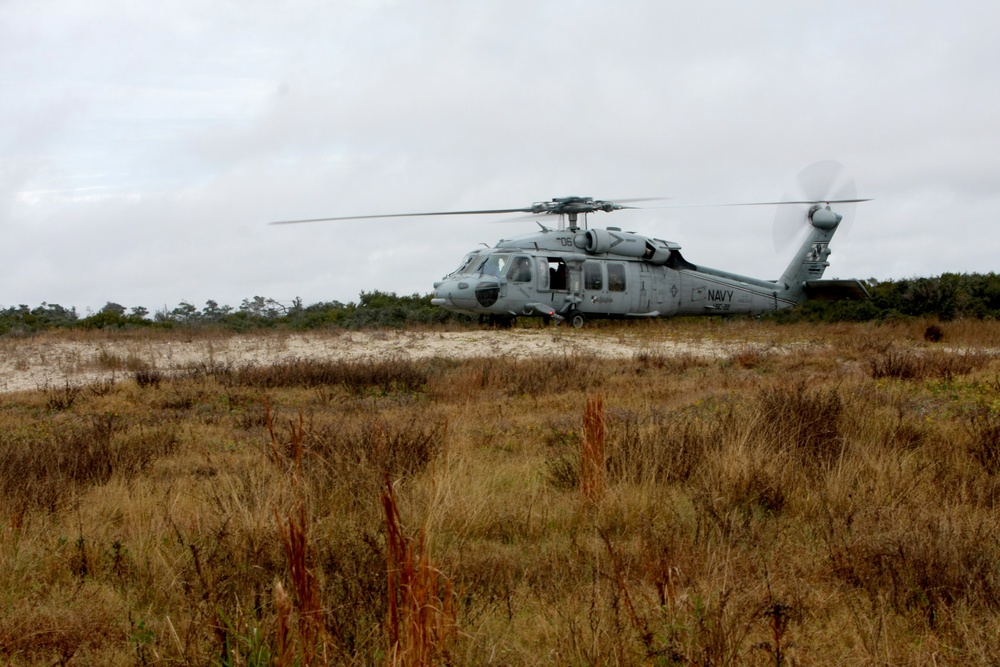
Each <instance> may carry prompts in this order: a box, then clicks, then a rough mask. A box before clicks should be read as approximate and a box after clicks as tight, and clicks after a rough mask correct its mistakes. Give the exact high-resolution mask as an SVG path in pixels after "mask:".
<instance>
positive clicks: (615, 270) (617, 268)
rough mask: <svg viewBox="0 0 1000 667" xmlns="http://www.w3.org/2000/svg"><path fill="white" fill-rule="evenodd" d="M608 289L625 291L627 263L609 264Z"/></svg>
mask: <svg viewBox="0 0 1000 667" xmlns="http://www.w3.org/2000/svg"><path fill="white" fill-rule="evenodd" d="M608 291H609V292H624V291H625V265H624V264H608Z"/></svg>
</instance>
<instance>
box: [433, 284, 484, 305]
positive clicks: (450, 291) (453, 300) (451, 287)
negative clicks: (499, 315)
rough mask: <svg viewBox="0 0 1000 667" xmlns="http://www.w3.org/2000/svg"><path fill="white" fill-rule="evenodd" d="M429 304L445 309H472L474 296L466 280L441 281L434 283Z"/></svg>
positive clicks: (474, 302) (470, 285)
mask: <svg viewBox="0 0 1000 667" xmlns="http://www.w3.org/2000/svg"><path fill="white" fill-rule="evenodd" d="M431 303H432V304H434V305H435V306H444V307H445V308H448V307H452V308H472V307H474V306H475V305H476V294H475V291H474V290H473V289H472V284H471V283H469V282H468V281H466V280H443V281H440V282H437V283H434V298H433V299H431Z"/></svg>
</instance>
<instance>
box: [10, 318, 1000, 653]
mask: <svg viewBox="0 0 1000 667" xmlns="http://www.w3.org/2000/svg"><path fill="white" fill-rule="evenodd" d="M942 327H943V329H944V337H943V339H942V341H941V342H940V343H929V342H926V341H925V340H924V339H923V336H922V334H923V329H920V328H914V327H910V328H912V329H913V331H911V330H910V328H906V327H904V326H889V327H873V326H848V325H838V326H836V327H831V328H822V327H815V326H814V327H804V326H797V327H792V328H784V327H782V328H777V327H773V326H769V325H765V324H761V323H757V322H746V323H733V324H730V325H724V324H721V323H718V322H706V323H703V324H692V323H683V322H682V323H679V325H678V327H677V329H662V328H654V327H650V328H648V329H647V328H641V327H634V326H633V327H625V328H622V329H620V330H616V329H613V328H608V329H602V330H601V331H602V335H607V336H609V337H611V338H612V339H614V338H615V337H619V336H622V337H640V338H641V337H648V339H649V340H650V342H651V348H650V350H651V351H649V352H643V353H641V354H638V355H636V357H635V358H633V359H626V360H617V361H600V360H599V359H598V358H596V357H587V356H584V355H579V354H578V355H567V356H565V357H557V358H546V359H538V360H530V359H528V360H523V359H522V360H512V359H473V360H469V361H467V362H456V361H453V360H443V359H431V360H426V361H406V360H403V359H382V360H378V361H367V362H364V363H353V362H350V363H348V362H345V363H343V364H336V363H321V364H307V363H304V362H293V363H286V364H282V365H277V366H268V367H250V366H247V367H226V366H223V365H218V364H216V363H206V364H204V365H203V366H202V367H201V368H200V369H196V370H195V371H193V372H191V373H188V374H185V375H176V374H163V375H162V376H160V377H159V381H158V382H152V381H149V377H147V376H143V377H142V378H140V377H138V376H136V375H135V374H134V373H129V372H124V371H123V372H122V374H121V377H122V378H124V381H123V382H122V383H120V384H117V385H114V386H107V385H105V384H101V385H98V384H96V383H95V384H94V385H90V386H81V387H77V388H74V389H73V390H72V391H71V390H69V389H67V388H66V387H57V388H43V389H40V390H38V391H34V392H24V393H20V394H6V395H4V396H3V402H2V410H0V465H2V466H3V468H2V469H3V471H4V472H3V475H2V477H0V484H2V489H0V531H2V532H0V610H2V611H0V658H2V661H3V662H4V663H5V664H10V665H27V664H122V665H124V664H141V665H147V664H148V665H152V664H187V665H265V664H267V665H270V664H275V665H293V664H302V665H305V664H311V665H322V664H331V665H332V664H380V665H383V664H389V663H397V664H480V663H486V662H492V663H503V664H515V665H516V664H524V665H528V664H530V665H536V664H661V665H745V664H751V665H752V664H759V665H793V664H798V665H808V664H831V663H834V664H845V665H869V664H953V665H978V664H995V663H997V662H998V661H1000V639H998V637H1000V622H998V621H997V619H998V618H1000V616H998V611H1000V571H998V569H997V563H998V562H1000V524H998V519H997V516H996V507H997V502H998V500H1000V475H998V470H1000V463H998V461H1000V454H998V450H1000V437H998V435H997V434H998V433H1000V427H998V424H1000V417H998V415H1000V393H998V392H1000V384H998V381H997V378H998V377H1000V361H998V359H997V357H996V351H995V349H993V343H992V342H991V341H995V340H996V339H997V336H996V331H995V330H992V329H990V328H989V327H987V326H986V325H984V324H977V325H976V326H967V327H966V326H965V325H962V326H959V325H956V324H954V323H946V324H944V325H942ZM496 335H498V336H503V335H506V334H505V333H504V332H497V334H496ZM683 336H691V337H700V338H702V339H713V340H719V341H723V342H725V341H729V342H730V343H731V344H729V345H728V346H723V347H721V348H720V350H721V352H720V354H719V355H718V356H717V357H714V358H703V357H693V356H684V355H682V356H680V357H669V356H665V355H663V354H661V353H656V352H653V351H652V343H655V340H656V339H658V338H662V337H670V338H678V337H683ZM907 368H916V369H919V370H918V371H915V372H910V371H907V372H896V371H895V370H894V369H907ZM140 370H143V372H152V371H155V370H156V368H155V367H152V366H150V367H147V368H143V369H140ZM887 371H891V372H887ZM597 397H600V400H599V401H598V399H597ZM598 443H599V444H600V446H599V447H598ZM387 476H388V483H387ZM581 493H583V494H584V496H585V497H586V498H587V501H586V502H581Z"/></svg>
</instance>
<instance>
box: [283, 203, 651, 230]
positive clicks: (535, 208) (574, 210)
mask: <svg viewBox="0 0 1000 667" xmlns="http://www.w3.org/2000/svg"><path fill="white" fill-rule="evenodd" d="M657 199H663V197H644V198H640V199H619V200H617V201H611V200H597V199H593V198H590V197H562V198H555V199H551V200H549V201H545V202H535V203H533V204H532V205H531V206H526V207H522V208H493V209H478V210H474V211H432V212H427V213H384V214H378V215H345V216H337V217H331V218H306V219H302V220H278V221H276V222H272V223H269V224H272V225H296V224H299V223H304V222H336V221H338V220H372V219H376V218H419V217H431V216H441V215H502V214H505V213H529V214H531V215H564V214H579V213H596V212H597V211H619V210H622V209H634V208H641V207H637V206H628V205H626V204H620V203H618V202H627V203H632V202H641V201H654V200H657Z"/></svg>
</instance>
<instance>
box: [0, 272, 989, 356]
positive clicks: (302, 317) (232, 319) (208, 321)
mask: <svg viewBox="0 0 1000 667" xmlns="http://www.w3.org/2000/svg"><path fill="white" fill-rule="evenodd" d="M867 285H868V290H869V292H870V294H871V297H872V298H871V299H870V300H868V301H807V302H805V303H803V304H802V305H800V306H799V307H797V308H793V309H790V310H781V311H777V312H774V313H767V314H765V315H764V316H763V317H764V318H765V319H767V320H769V321H773V322H779V323H798V322H894V321H899V320H913V319H926V318H934V319H938V320H940V321H943V322H950V321H954V320H962V319H973V320H995V319H998V318H1000V275H998V274H995V273H988V274H975V273H973V274H954V273H945V274H942V275H941V276H938V277H933V278H908V279H902V280H885V281H878V280H876V279H874V278H871V279H869V280H868V281H867ZM476 321H477V320H475V319H473V318H470V317H469V316H467V315H459V314H456V313H450V312H448V311H446V310H444V309H442V308H438V307H436V306H433V305H431V295H430V294H425V295H422V296H421V295H419V294H412V295H403V296H397V295H396V294H393V293H389V292H382V291H379V290H373V291H371V292H361V294H360V295H359V297H358V300H357V302H353V301H352V302H349V303H341V302H340V301H328V302H319V303H314V304H312V305H308V306H307V305H305V304H304V303H303V302H302V299H301V298H298V297H296V298H295V299H293V300H292V301H290V302H287V301H286V302H279V301H276V300H274V299H270V298H267V297H263V296H254V297H252V298H248V299H243V301H242V302H241V303H240V306H239V308H235V307H233V306H226V305H223V306H220V305H219V303H218V302H216V301H214V300H212V299H209V300H208V301H206V302H205V305H204V307H203V308H201V309H199V308H198V307H197V306H196V305H194V304H192V303H189V302H187V301H181V302H180V303H179V304H178V305H177V306H175V307H174V308H168V307H166V306H164V307H163V308H161V309H159V310H157V311H155V312H153V313H150V311H149V309H147V308H146V307H144V306H133V307H131V308H126V307H125V306H123V305H121V304H118V303H115V302H111V301H109V302H108V303H107V304H105V305H104V306H103V307H102V308H101V309H100V310H98V311H97V312H94V313H88V314H87V315H86V316H83V317H81V316H80V315H79V314H78V313H77V311H76V308H65V307H63V306H60V305H58V304H48V303H43V304H42V305H40V306H37V307H35V308H31V307H30V306H27V305H24V304H22V305H19V306H11V307H7V308H2V307H0V336H4V335H18V336H20V335H27V334H34V333H38V332H43V331H52V330H60V329H82V330H111V331H120V330H128V329H132V330H135V329H139V330H142V329H182V330H188V331H190V330H198V329H218V330H224V331H237V332H246V331H259V330H264V329H283V330H291V331H303V330H311V329H402V328H406V327H414V326H440V325H450V326H469V325H472V324H473V323H474V322H476ZM521 326H538V320H537V319H532V318H524V319H523V320H522V322H521ZM588 326H591V327H593V326H605V323H603V322H601V321H600V320H596V321H591V322H590V324H589V325H588ZM612 326H617V325H612ZM924 335H925V336H926V339H927V340H928V341H932V342H938V341H940V340H942V339H943V338H944V335H945V330H944V328H943V327H941V326H940V325H939V324H938V323H932V324H930V325H929V326H927V328H926V330H925V334H924ZM760 352H761V350H759V349H756V348H749V349H747V350H746V353H747V355H749V356H744V357H743V359H742V361H750V362H752V361H753V360H754V356H755V355H757V354H759V353H760ZM735 361H736V362H737V363H741V360H740V359H736V360H735Z"/></svg>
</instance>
